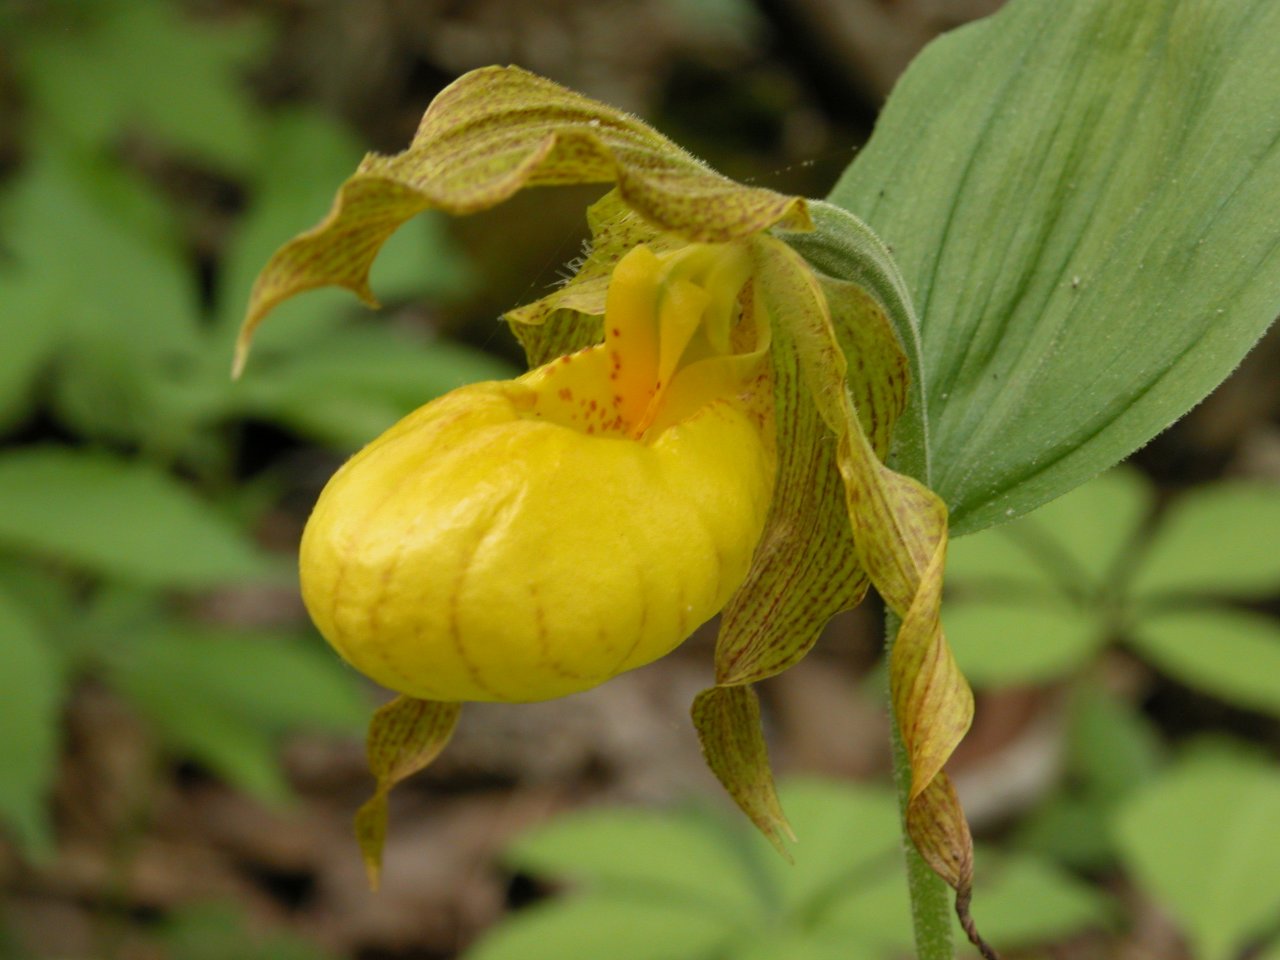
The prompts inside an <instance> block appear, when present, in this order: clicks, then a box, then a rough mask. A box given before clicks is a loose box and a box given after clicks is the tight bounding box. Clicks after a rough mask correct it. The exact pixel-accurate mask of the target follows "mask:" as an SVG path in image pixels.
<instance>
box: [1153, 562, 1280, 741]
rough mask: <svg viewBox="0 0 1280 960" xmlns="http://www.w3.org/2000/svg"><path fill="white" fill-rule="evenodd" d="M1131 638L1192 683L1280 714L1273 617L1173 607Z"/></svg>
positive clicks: (1279, 662)
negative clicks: (1174, 608)
mask: <svg viewBox="0 0 1280 960" xmlns="http://www.w3.org/2000/svg"><path fill="white" fill-rule="evenodd" d="M1260 539H1262V538H1260ZM1129 641H1130V643H1131V644H1132V645H1133V646H1134V647H1135V648H1136V649H1138V650H1139V651H1141V652H1142V654H1143V655H1144V656H1145V657H1147V659H1149V660H1150V661H1151V662H1152V663H1154V664H1155V665H1156V666H1157V667H1159V668H1160V669H1161V670H1163V671H1164V672H1165V673H1167V674H1169V676H1171V677H1173V678H1174V679H1176V680H1178V681H1180V682H1181V683H1185V684H1186V685H1187V686H1189V687H1195V688H1196V689H1198V690H1204V691H1206V692H1208V693H1211V694H1213V695H1214V696H1217V697H1221V698H1222V699H1223V700H1226V701H1227V702H1229V703H1234V704H1238V705H1239V706H1242V707H1246V708H1249V709H1252V710H1262V711H1265V712H1267V713H1270V714H1272V715H1274V716H1280V624H1278V623H1277V622H1276V620H1275V619H1274V618H1272V617H1265V616H1261V615H1259V614H1255V613H1248V612H1246V611H1243V610H1229V609H1227V608H1225V607H1224V608H1220V609H1185V610H1177V611H1170V612H1168V613H1165V614H1159V615H1155V616H1148V617H1143V618H1142V619H1140V620H1139V621H1138V622H1137V623H1136V624H1135V625H1134V627H1133V631H1132V635H1131V636H1130V638H1129Z"/></svg>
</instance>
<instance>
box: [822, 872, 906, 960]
mask: <svg viewBox="0 0 1280 960" xmlns="http://www.w3.org/2000/svg"><path fill="white" fill-rule="evenodd" d="M911 929H912V928H911V901H910V899H909V897H908V894H907V877H906V871H905V870H904V869H903V865H902V859H901V857H898V858H896V862H895V863H892V864H889V865H887V866H886V869H885V870H883V871H882V872H880V873H879V874H876V875H874V876H871V877H868V878H866V879H865V881H864V882H862V883H858V884H846V885H845V886H843V887H840V888H837V889H836V890H834V891H832V895H831V896H830V897H829V898H828V899H827V901H826V903H824V904H823V909H822V910H821V912H820V913H819V914H818V915H817V916H816V917H815V920H814V924H813V931H814V934H815V936H816V938H818V939H821V940H830V939H836V940H839V941H844V942H846V943H849V944H858V945H863V946H865V948H866V949H871V950H874V951H875V956H878V957H884V956H896V955H899V954H901V953H902V952H903V951H904V950H907V949H909V948H910V944H911Z"/></svg>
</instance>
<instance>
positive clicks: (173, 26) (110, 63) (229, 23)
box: [18, 0, 268, 170]
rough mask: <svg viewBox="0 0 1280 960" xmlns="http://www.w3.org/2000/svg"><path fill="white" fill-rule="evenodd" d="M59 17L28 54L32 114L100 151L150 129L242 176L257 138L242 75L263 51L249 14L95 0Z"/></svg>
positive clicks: (24, 48)
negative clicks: (204, 14)
mask: <svg viewBox="0 0 1280 960" xmlns="http://www.w3.org/2000/svg"><path fill="white" fill-rule="evenodd" d="M75 12H76V14H78V16H77V17H75V18H74V19H72V18H68V17H65V16H63V17H50V18H49V20H48V22H47V23H46V24H45V25H44V26H45V29H43V30H41V31H37V30H36V29H35V24H34V23H33V24H32V30H31V35H30V36H29V37H28V39H27V42H26V43H25V44H23V45H21V46H20V47H19V50H18V52H19V54H20V56H19V70H20V73H21V78H22V80H23V81H24V84H25V86H26V87H27V89H28V90H29V91H30V94H31V96H32V98H33V100H34V101H35V109H34V110H33V111H32V112H33V115H34V116H36V117H37V118H38V119H39V120H40V121H41V122H45V123H49V124H51V125H53V126H54V127H55V128H56V129H57V131H58V133H59V135H61V136H63V137H66V138H68V139H70V140H71V141H72V142H73V143H76V144H78V145H80V146H82V147H84V148H101V147H103V146H105V145H107V144H109V143H110V142H111V141H113V140H115V139H117V138H119V137H120V136H121V135H122V134H123V133H124V132H125V131H129V130H133V129H141V130H142V131H144V132H146V133H149V134H153V135H156V136H158V137H160V138H161V139H162V140H164V141H167V142H168V143H170V144H172V145H173V146H175V147H178V148H179V149H181V150H185V151H188V152H189V153H191V154H192V155H194V156H195V157H197V158H199V159H202V160H207V161H211V162H213V163H215V164H218V165H220V166H222V167H223V168H224V169H227V170H238V169H240V168H241V167H242V166H243V164H244V163H245V161H246V159H247V158H248V157H249V155H250V153H251V151H252V148H253V145H254V141H255V136H256V132H257V128H256V124H255V112H254V109H253V106H252V103H251V102H250V99H249V96H248V91H247V89H246V87H245V85H244V82H243V78H242V75H241V74H242V72H243V70H244V68H245V67H246V65H247V64H248V63H250V62H252V61H253V60H254V59H256V58H257V56H258V55H259V53H260V52H261V51H262V50H263V49H264V46H265V41H266V39H267V36H268V35H267V32H266V30H265V29H264V28H263V24H262V23H261V22H259V21H257V20H253V19H250V18H248V17H245V16H241V17H238V18H236V19H235V20H228V19H226V18H223V19H219V20H212V19H205V20H200V21H197V20H195V19H192V18H189V17H187V16H185V15H184V12H183V9H182V7H181V6H179V5H178V4H174V3H171V2H165V0H96V2H94V3H85V4H81V5H79V9H77V10H76V11H75Z"/></svg>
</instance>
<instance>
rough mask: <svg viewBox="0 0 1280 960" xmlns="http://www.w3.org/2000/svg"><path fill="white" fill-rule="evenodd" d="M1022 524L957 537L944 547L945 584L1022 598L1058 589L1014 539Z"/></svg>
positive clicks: (1045, 570)
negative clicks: (945, 564)
mask: <svg viewBox="0 0 1280 960" xmlns="http://www.w3.org/2000/svg"><path fill="white" fill-rule="evenodd" d="M1023 526H1024V524H1023V523H1022V522H1021V521H1015V522H1014V523H1012V524H1009V525H1008V526H1004V527H1000V528H999V529H997V530H990V531H984V532H982V533H981V534H978V535H976V536H969V537H959V538H957V539H956V540H953V541H951V542H950V543H948V544H947V573H946V578H947V585H948V586H949V587H950V586H955V587H961V588H963V589H964V590H965V592H966V593H967V592H971V591H972V592H982V593H990V592H991V591H992V590H996V591H1000V592H1005V593H1008V592H1013V593H1016V594H1019V595H1022V596H1027V595H1029V594H1033V593H1040V594H1042V595H1043V594H1045V593H1047V592H1048V591H1050V590H1060V589H1061V587H1062V584H1061V583H1060V578H1059V577H1057V576H1055V571H1053V570H1051V569H1050V568H1049V567H1048V566H1047V565H1046V564H1045V563H1044V562H1043V561H1040V560H1038V558H1037V556H1036V554H1035V553H1033V552H1031V551H1029V550H1028V548H1027V545H1026V544H1025V543H1024V542H1023V540H1022V539H1021V538H1019V537H1016V536H1013V535H1012V534H1013V533H1015V532H1016V531H1017V530H1019V529H1020V528H1022V527H1023Z"/></svg>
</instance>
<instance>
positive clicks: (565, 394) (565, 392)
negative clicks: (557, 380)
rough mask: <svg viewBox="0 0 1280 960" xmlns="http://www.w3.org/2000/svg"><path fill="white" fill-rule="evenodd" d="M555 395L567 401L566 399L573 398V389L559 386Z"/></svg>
mask: <svg viewBox="0 0 1280 960" xmlns="http://www.w3.org/2000/svg"><path fill="white" fill-rule="evenodd" d="M556 396H558V397H559V398H560V399H561V400H564V401H565V402H566V403H567V402H568V401H570V400H572V399H573V391H572V390H570V389H569V388H568V387H561V388H560V392H559V393H558V394H556Z"/></svg>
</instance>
